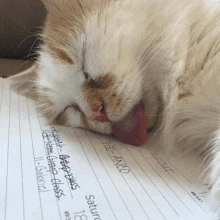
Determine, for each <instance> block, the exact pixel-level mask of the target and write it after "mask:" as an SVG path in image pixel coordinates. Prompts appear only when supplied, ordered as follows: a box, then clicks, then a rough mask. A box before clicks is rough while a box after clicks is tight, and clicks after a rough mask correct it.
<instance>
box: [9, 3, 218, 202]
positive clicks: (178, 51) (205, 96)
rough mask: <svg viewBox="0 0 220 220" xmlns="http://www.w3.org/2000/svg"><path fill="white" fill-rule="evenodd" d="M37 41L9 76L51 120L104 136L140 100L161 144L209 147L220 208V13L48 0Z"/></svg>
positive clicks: (190, 7)
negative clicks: (96, 116)
mask: <svg viewBox="0 0 220 220" xmlns="http://www.w3.org/2000/svg"><path fill="white" fill-rule="evenodd" d="M44 2H45V5H46V7H47V9H48V17H47V20H46V23H45V27H44V29H43V32H42V34H41V36H42V40H43V44H42V45H41V47H40V50H39V57H38V60H37V62H36V64H35V65H34V66H33V67H32V69H30V70H28V71H26V72H25V73H23V74H20V75H18V76H16V77H14V79H13V81H14V83H15V84H16V86H18V89H21V90H22V91H23V92H25V93H28V94H29V95H32V96H34V97H37V99H38V101H39V103H40V104H41V107H42V110H43V111H44V113H45V114H46V115H47V117H48V118H49V120H50V121H51V122H57V123H61V124H64V125H68V126H72V127H85V128H88V129H91V130H94V131H97V132H101V133H107V134H110V133H111V124H110V122H100V121H96V120H89V119H88V117H89V116H90V115H91V114H92V112H93V111H94V110H95V109H97V108H98V107H99V106H101V105H102V104H104V108H105V111H106V113H107V116H108V118H109V119H110V120H111V121H119V120H120V119H122V118H123V117H124V116H125V115H126V114H128V112H129V111H131V109H132V108H133V107H134V106H135V105H136V104H137V103H139V102H140V101H144V103H145V108H146V114H147V118H148V125H147V128H148V130H150V129H152V128H155V127H156V128H157V127H159V126H161V127H162V129H163V141H164V147H168V146H169V147H174V146H176V147H181V148H183V149H190V150H196V151H197V152H198V153H200V152H202V151H207V153H208V154H209V158H210V160H209V162H208V168H209V171H208V178H209V181H210V183H211V184H212V190H211V198H212V199H213V200H214V201H218V205H220V202H219V201H220V124H219V119H220V11H219V9H218V8H217V7H215V8H212V7H210V5H209V4H207V2H205V1H203V0H199V1H192V0H181V1H178V0H136V1H134V0H83V1H80V0H78V1H77V0H45V1H44Z"/></svg>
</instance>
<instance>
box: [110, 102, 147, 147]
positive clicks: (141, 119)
mask: <svg viewBox="0 0 220 220" xmlns="http://www.w3.org/2000/svg"><path fill="white" fill-rule="evenodd" d="M111 123H112V131H113V133H114V134H115V135H116V136H117V137H118V138H119V139H121V140H122V141H124V142H125V143H127V144H132V145H136V146H141V145H142V144H144V143H145V142H146V141H147V140H148V133H147V128H146V123H147V117H146V115H145V112H144V107H143V104H142V103H141V102H140V103H139V104H137V105H136V106H135V107H134V108H133V109H132V111H131V112H130V113H129V114H128V115H127V116H126V117H125V118H124V119H123V120H121V121H120V122H111Z"/></svg>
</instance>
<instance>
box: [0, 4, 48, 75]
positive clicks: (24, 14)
mask: <svg viewBox="0 0 220 220" xmlns="http://www.w3.org/2000/svg"><path fill="white" fill-rule="evenodd" d="M45 17H46V10H45V8H44V5H43V3H42V2H41V1H40V0H0V76H4V75H5V76H7V75H11V74H14V73H17V72H19V71H22V70H23V69H25V68H27V66H29V65H31V63H29V62H27V60H34V58H35V55H34V52H35V51H36V47H37V46H38V44H39V43H40V41H39V40H38V39H37V37H38V36H37V33H39V32H40V31H41V28H42V26H43V23H44V20H45ZM12 59H13V60H12ZM15 59H16V60H15ZM22 64H23V65H22ZM19 66H20V67H19ZM16 68H18V69H17V70H16Z"/></svg>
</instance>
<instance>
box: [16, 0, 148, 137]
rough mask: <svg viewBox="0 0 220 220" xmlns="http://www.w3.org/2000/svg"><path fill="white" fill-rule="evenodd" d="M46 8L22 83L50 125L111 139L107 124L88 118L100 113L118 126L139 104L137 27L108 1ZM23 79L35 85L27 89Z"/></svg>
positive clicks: (60, 3) (51, 3) (65, 1)
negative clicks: (36, 52)
mask: <svg viewBox="0 0 220 220" xmlns="http://www.w3.org/2000/svg"><path fill="white" fill-rule="evenodd" d="M46 2H47V3H46V6H47V9H48V16H47V19H46V23H45V27H44V29H43V32H42V34H41V36H42V41H43V44H42V45H41V48H40V51H39V57H38V60H37V62H36V64H35V66H34V67H33V68H32V69H31V71H30V74H29V76H28V72H27V73H26V74H25V75H23V76H22V75H20V79H22V80H23V85H24V86H25V87H26V88H27V89H28V90H29V92H30V91H32V94H33V95H34V96H36V97H37V99H38V101H39V102H40V103H41V106H42V109H43V110H44V113H45V114H46V115H47V116H48V118H49V119H50V121H53V122H58V123H62V124H68V125H72V126H81V124H80V123H82V124H83V126H84V127H89V128H91V129H92V130H97V131H100V132H104V133H110V132H111V128H110V123H109V122H100V121H96V122H94V120H93V122H92V120H90V119H89V118H91V116H92V115H93V113H94V112H99V111H100V112H104V113H105V114H106V115H107V118H108V119H109V120H110V121H116V122H117V121H120V120H121V119H122V118H124V117H125V116H126V115H127V114H128V113H129V112H130V111H131V109H132V108H133V107H134V106H135V105H136V104H137V103H139V102H140V101H141V100H142V98H143V85H144V82H143V79H144V78H143V75H142V74H141V71H140V68H139V65H138V62H139V60H138V58H140V56H139V50H140V45H139V43H138V42H141V39H139V37H140V34H137V33H134V32H133V28H134V25H136V24H137V23H136V22H134V23H133V22H132V15H129V11H126V9H125V11H124V12H123V13H122V12H121V10H115V9H114V8H111V3H110V1H100V3H96V4H95V2H98V1H85V2H87V3H86V5H85V4H83V3H82V1H73V0H71V1H70V0H59V1H58V0H57V1H56V0H55V1H52V0H51V1H49V0H47V1H46ZM114 4H115V3H114ZM114 7H116V8H117V7H119V8H120V5H117V4H116V6H114ZM119 8H118V9H119ZM135 41H136V43H134V42H135ZM18 77H19V76H18ZM21 77H23V78H21ZM26 79H28V82H31V81H33V84H31V83H30V84H29V83H26V84H25V83H24V82H25V81H26ZM29 79H30V80H29ZM20 85H21V87H22V86H23V85H22V83H21V84H20ZM27 85H28V86H27ZM23 89H24V88H23ZM74 114H75V116H74ZM76 117H77V118H76ZM79 117H80V120H79ZM103 126H104V131H101V130H100V129H103ZM97 127H99V128H97Z"/></svg>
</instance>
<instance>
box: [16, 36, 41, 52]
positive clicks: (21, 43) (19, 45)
mask: <svg viewBox="0 0 220 220" xmlns="http://www.w3.org/2000/svg"><path fill="white" fill-rule="evenodd" d="M36 36H37V35H36V34H33V35H30V36H27V37H25V39H24V40H22V41H21V43H20V44H19V45H18V46H17V48H16V49H15V50H14V52H13V54H15V53H16V51H17V50H18V49H19V47H20V46H21V45H22V44H23V43H24V42H25V41H26V40H27V39H28V38H31V37H36Z"/></svg>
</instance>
